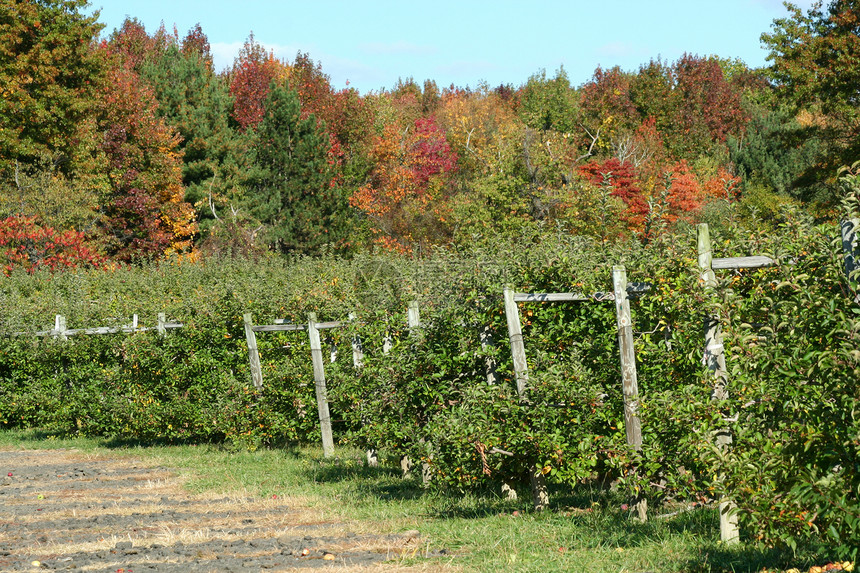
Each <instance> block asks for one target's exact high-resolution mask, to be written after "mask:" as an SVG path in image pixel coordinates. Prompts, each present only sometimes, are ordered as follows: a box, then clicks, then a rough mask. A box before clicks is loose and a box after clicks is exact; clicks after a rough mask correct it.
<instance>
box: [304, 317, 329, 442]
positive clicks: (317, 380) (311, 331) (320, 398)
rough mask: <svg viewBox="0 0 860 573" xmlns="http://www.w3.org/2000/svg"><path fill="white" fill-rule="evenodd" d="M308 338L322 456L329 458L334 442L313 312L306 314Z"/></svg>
mask: <svg viewBox="0 0 860 573" xmlns="http://www.w3.org/2000/svg"><path fill="white" fill-rule="evenodd" d="M308 337H309V338H310V341H311V358H312V360H313V363H314V389H315V390H316V397H317V411H318V412H319V418H320V433H321V434H322V443H323V455H324V456H325V457H327V458H330V457H332V456H333V455H334V440H333V439H332V434H331V415H330V414H329V411H328V397H327V396H326V388H325V368H324V366H323V356H322V343H321V342H320V331H319V330H318V329H317V315H316V313H315V312H311V313H309V314H308Z"/></svg>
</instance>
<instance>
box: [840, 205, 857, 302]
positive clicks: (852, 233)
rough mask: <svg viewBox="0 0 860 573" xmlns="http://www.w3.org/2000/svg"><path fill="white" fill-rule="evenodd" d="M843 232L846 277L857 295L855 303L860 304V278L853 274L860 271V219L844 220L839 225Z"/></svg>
mask: <svg viewBox="0 0 860 573" xmlns="http://www.w3.org/2000/svg"><path fill="white" fill-rule="evenodd" d="M839 226H840V228H841V231H842V251H843V252H844V253H845V276H846V277H848V284H849V285H850V286H851V288H852V289H854V292H855V293H856V294H855V296H854V302H856V303H857V304H860V278H858V277H856V276H855V277H852V276H851V274H852V273H854V272H855V271H857V270H858V269H860V240H858V237H857V235H858V231H860V219H843V220H842V221H841V222H840V224H839Z"/></svg>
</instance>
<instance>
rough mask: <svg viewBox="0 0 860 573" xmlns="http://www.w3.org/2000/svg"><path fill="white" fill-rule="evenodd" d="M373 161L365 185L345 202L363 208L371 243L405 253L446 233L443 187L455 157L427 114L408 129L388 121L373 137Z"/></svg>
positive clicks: (448, 178) (444, 192) (452, 168)
mask: <svg viewBox="0 0 860 573" xmlns="http://www.w3.org/2000/svg"><path fill="white" fill-rule="evenodd" d="M371 160H372V163H373V165H374V167H373V170H372V172H371V175H370V180H369V182H368V183H367V184H365V185H363V186H361V187H360V188H358V189H357V190H356V191H355V192H354V193H353V195H352V197H351V198H350V204H351V205H353V206H354V207H357V208H358V209H360V210H361V211H362V212H364V213H365V214H366V215H367V216H368V218H369V220H370V222H371V228H372V231H373V233H374V235H375V239H376V242H377V243H378V244H381V245H383V246H385V247H387V248H392V249H395V250H400V251H406V250H409V248H410V246H411V244H412V243H414V242H416V241H425V240H429V241H432V242H438V240H439V239H440V238H441V237H443V236H445V235H446V234H447V231H446V230H445V227H446V221H445V218H446V214H447V208H448V207H447V205H446V199H447V198H448V197H447V195H446V191H447V190H448V189H449V183H450V176H451V175H452V174H453V172H454V171H455V169H456V167H457V155H456V153H454V151H452V150H451V147H450V145H449V144H448V141H447V140H446V139H445V134H444V132H443V131H442V129H441V128H440V127H439V126H438V125H437V124H436V122H435V120H434V119H432V118H419V119H417V120H415V122H414V123H413V124H412V125H410V126H409V128H407V129H401V127H400V125H399V124H398V123H390V124H388V125H386V126H384V128H383V132H382V134H380V135H379V136H377V137H375V138H374V141H373V147H372V151H371Z"/></svg>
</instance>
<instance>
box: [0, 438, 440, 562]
mask: <svg viewBox="0 0 860 573" xmlns="http://www.w3.org/2000/svg"><path fill="white" fill-rule="evenodd" d="M0 472H2V473H0V571H36V570H39V569H48V570H75V571H111V572H114V573H133V572H142V571H159V572H161V571H164V572H174V571H175V572H179V571H181V572H183V573H185V572H197V571H242V572H245V571H291V570H295V569H306V568H309V567H311V568H313V567H317V568H326V569H333V570H336V571H352V570H355V571H366V570H390V569H398V570H406V569H407V568H405V567H400V566H399V563H398V562H399V561H401V560H402V556H403V555H409V556H411V555H422V554H423V550H424V546H425V543H424V542H423V541H422V540H421V539H420V536H419V533H418V532H417V531H414V532H407V533H405V534H402V535H373V534H362V533H355V532H353V531H350V529H349V528H348V527H346V526H345V525H344V524H338V523H331V522H326V521H325V520H324V519H323V517H322V516H320V515H318V514H316V513H315V512H313V511H311V510H309V509H307V508H305V507H301V506H300V504H297V503H296V501H295V500H290V499H289V498H287V499H281V498H276V499H260V498H249V497H241V496H236V497H225V496H223V495H221V496H217V495H190V494H188V493H186V492H184V491H183V489H182V484H181V481H180V479H179V477H178V474H177V473H176V472H174V471H171V470H170V469H168V468H157V467H156V468H153V467H147V466H146V465H145V464H142V463H140V462H135V461H134V460H125V459H120V460H118V459H110V458H106V457H103V456H95V455H88V454H84V453H81V452H77V451H73V450H39V451H0ZM439 561H440V560H435V559H431V560H429V561H428V562H427V563H425V564H424V565H423V566H417V567H415V566H413V567H411V568H408V569H411V570H416V571H417V570H422V571H429V570H438V569H440V568H441V569H447V568H446V567H444V566H443V563H440V562H439ZM442 561H444V560H442Z"/></svg>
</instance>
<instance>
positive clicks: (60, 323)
mask: <svg viewBox="0 0 860 573" xmlns="http://www.w3.org/2000/svg"><path fill="white" fill-rule="evenodd" d="M66 330H68V329H67V328H66V317H65V316H63V315H62V314H58V315H56V316H54V330H53V332H51V336H54V337H56V338H59V339H60V340H67V337H66Z"/></svg>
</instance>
